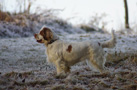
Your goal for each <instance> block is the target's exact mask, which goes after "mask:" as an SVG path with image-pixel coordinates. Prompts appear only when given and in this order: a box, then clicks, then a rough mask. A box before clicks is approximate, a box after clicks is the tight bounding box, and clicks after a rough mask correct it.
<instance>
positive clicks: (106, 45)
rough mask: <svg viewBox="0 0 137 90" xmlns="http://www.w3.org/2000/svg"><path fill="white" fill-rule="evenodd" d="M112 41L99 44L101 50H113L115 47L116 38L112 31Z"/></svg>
mask: <svg viewBox="0 0 137 90" xmlns="http://www.w3.org/2000/svg"><path fill="white" fill-rule="evenodd" d="M111 34H112V39H111V40H108V41H105V42H103V43H101V45H102V48H113V47H115V45H116V36H115V33H114V30H112V31H111Z"/></svg>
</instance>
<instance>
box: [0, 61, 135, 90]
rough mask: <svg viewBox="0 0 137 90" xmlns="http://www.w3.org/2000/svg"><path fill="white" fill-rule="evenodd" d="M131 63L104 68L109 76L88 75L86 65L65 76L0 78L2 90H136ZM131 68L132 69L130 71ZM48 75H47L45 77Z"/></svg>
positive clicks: (35, 73) (24, 74)
mask: <svg viewBox="0 0 137 90" xmlns="http://www.w3.org/2000/svg"><path fill="white" fill-rule="evenodd" d="M131 60H132V59H130V60H126V61H123V62H120V63H117V64H111V65H109V66H107V67H108V68H111V69H110V70H111V73H110V74H99V73H97V72H94V71H91V69H90V68H89V67H88V66H87V65H79V66H78V67H77V69H74V68H73V69H72V72H71V74H70V75H68V76H60V77H58V76H56V73H55V71H54V70H51V72H49V71H43V70H41V71H30V72H14V71H13V72H9V73H5V74H1V75H0V89H1V90H6V89H7V90H16V89H20V90H39V89H40V90H136V89H137V67H136V64H134V63H133V62H131ZM132 68H135V70H133V69H132ZM47 72H48V73H47Z"/></svg>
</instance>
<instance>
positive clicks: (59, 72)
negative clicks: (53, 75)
mask: <svg viewBox="0 0 137 90" xmlns="http://www.w3.org/2000/svg"><path fill="white" fill-rule="evenodd" d="M55 65H56V70H57V75H60V74H61V73H62V72H63V70H62V68H61V60H57V61H56V62H55Z"/></svg>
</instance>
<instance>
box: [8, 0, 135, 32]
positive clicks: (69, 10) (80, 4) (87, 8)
mask: <svg viewBox="0 0 137 90" xmlns="http://www.w3.org/2000/svg"><path fill="white" fill-rule="evenodd" d="M12 1H15V0H12ZM127 1H128V7H129V22H130V25H131V27H135V23H136V25H137V0H127ZM10 4H11V3H9V4H8V5H9V6H11V5H10ZM33 4H34V5H33V7H32V10H33V8H35V7H37V6H39V7H40V8H43V9H45V8H48V9H61V10H62V11H60V12H59V14H57V16H59V17H60V18H63V19H64V20H67V21H68V22H69V23H71V24H73V25H78V24H83V23H88V22H89V21H90V20H91V19H92V16H96V14H97V15H98V16H100V15H102V14H103V13H105V14H106V15H107V16H106V17H105V18H104V19H103V20H102V21H100V22H106V23H107V24H106V26H105V28H106V29H108V30H110V29H112V28H113V29H117V30H118V29H122V28H124V3H123V0H36V2H35V3H33ZM13 6H14V5H12V7H13Z"/></svg>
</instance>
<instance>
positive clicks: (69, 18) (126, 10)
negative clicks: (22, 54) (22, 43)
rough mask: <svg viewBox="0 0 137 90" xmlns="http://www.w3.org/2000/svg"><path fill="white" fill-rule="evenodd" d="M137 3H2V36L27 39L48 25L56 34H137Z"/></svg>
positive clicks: (19, 0) (56, 0) (61, 0)
mask: <svg viewBox="0 0 137 90" xmlns="http://www.w3.org/2000/svg"><path fill="white" fill-rule="evenodd" d="M136 10H137V1H136V0H111V1H110V0H75V1H74V0H0V37H28V36H32V35H33V34H34V33H35V32H38V31H39V29H40V28H41V26H43V25H47V26H48V27H51V28H53V29H55V32H57V33H84V32H91V31H99V32H110V31H111V30H112V29H114V30H116V31H118V32H120V33H122V34H137V12H136Z"/></svg>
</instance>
